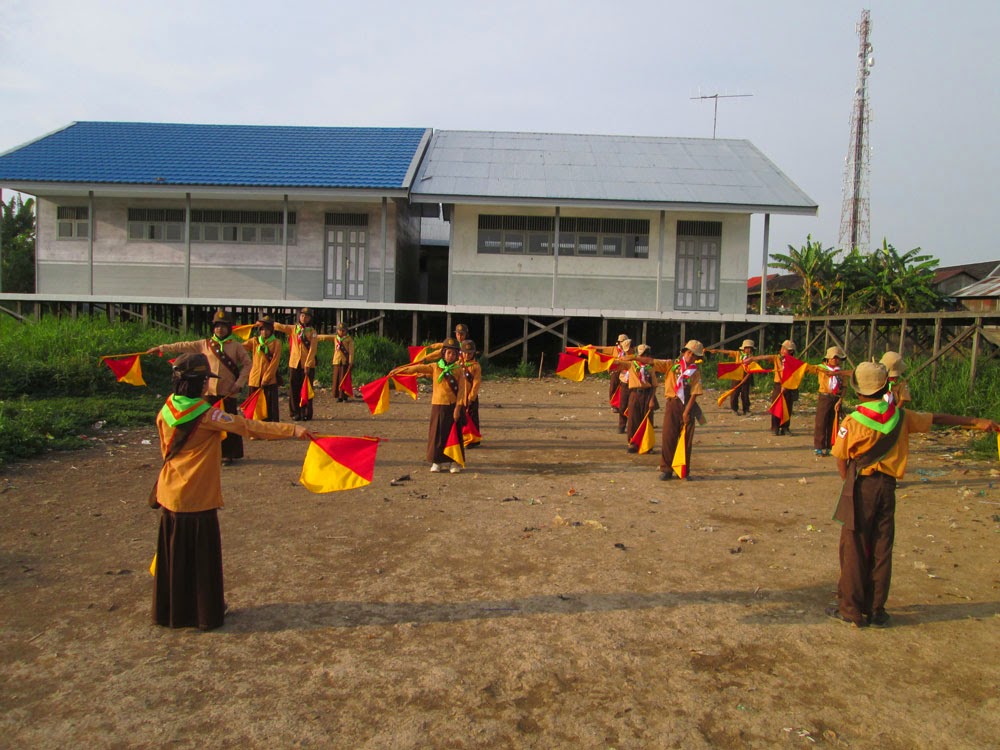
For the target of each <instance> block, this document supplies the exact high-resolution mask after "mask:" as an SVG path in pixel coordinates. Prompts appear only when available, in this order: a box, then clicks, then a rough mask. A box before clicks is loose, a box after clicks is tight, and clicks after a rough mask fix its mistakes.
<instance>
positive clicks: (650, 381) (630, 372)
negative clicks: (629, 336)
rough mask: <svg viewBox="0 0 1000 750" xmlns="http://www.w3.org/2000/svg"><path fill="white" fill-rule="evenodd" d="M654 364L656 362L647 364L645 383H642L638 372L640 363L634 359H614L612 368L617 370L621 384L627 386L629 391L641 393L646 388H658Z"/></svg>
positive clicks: (640, 374)
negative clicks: (614, 367)
mask: <svg viewBox="0 0 1000 750" xmlns="http://www.w3.org/2000/svg"><path fill="white" fill-rule="evenodd" d="M655 362H656V360H652V361H650V362H649V363H648V364H647V369H646V380H645V381H643V379H642V373H641V371H640V370H639V368H640V367H641V366H642V363H641V362H639V360H638V359H635V358H634V357H626V358H624V359H616V360H615V362H614V366H616V367H617V368H618V371H619V372H620V373H621V377H622V382H623V383H625V384H626V385H627V386H628V389H629V390H630V391H642V390H645V389H647V388H657V387H658V386H659V382H658V381H657V379H656V373H657V369H656V366H655ZM661 372H662V370H661Z"/></svg>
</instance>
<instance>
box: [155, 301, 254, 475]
mask: <svg viewBox="0 0 1000 750" xmlns="http://www.w3.org/2000/svg"><path fill="white" fill-rule="evenodd" d="M185 353H187V354H204V355H205V356H206V357H207V358H208V364H209V367H211V368H212V374H213V375H215V378H214V379H212V380H210V381H209V383H208V391H207V392H206V395H207V396H208V397H209V398H210V399H212V401H213V402H214V401H218V400H219V399H222V407H223V409H224V410H225V411H226V413H227V414H237V413H238V412H239V402H238V400H237V396H238V395H239V393H240V391H242V390H243V386H245V385H246V384H247V378H249V377H250V355H249V354H247V352H246V349H244V348H243V342H242V341H240V340H239V339H238V338H237V337H235V336H233V320H232V318H231V317H229V313H227V312H225V311H224V310H217V311H216V313H215V315H214V316H212V336H211V337H210V338H207V339H201V340H199V341H179V342H177V343H174V344H161V345H160V346H154V347H153V348H151V349H150V350H149V351H148V352H147V354H185ZM241 458H243V438H242V437H241V436H240V434H239V433H237V432H233V433H231V434H230V435H229V436H228V437H227V438H226V439H225V440H223V441H222V463H224V464H231V463H232V462H233V461H235V460H238V459H241Z"/></svg>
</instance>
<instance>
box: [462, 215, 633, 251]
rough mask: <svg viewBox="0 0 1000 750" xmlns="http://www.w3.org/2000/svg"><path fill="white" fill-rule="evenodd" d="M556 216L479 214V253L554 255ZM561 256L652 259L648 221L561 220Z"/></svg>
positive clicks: (585, 218)
mask: <svg viewBox="0 0 1000 750" xmlns="http://www.w3.org/2000/svg"><path fill="white" fill-rule="evenodd" d="M555 224H556V221H555V217H553V216H504V215H499V214H480V215H479V242H478V250H479V252H480V253H484V254H496V253H512V254H520V253H528V254H530V255H551V254H552V248H553V246H554V245H555ZM559 255H582V256H591V257H595V256H603V257H618V258H648V257H649V220H648V219H597V218H591V217H578V216H569V217H565V218H560V219H559Z"/></svg>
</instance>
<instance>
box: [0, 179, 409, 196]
mask: <svg viewBox="0 0 1000 750" xmlns="http://www.w3.org/2000/svg"><path fill="white" fill-rule="evenodd" d="M3 187H4V188H5V189H7V190H16V191H17V192H19V193H26V194H27V195H34V196H36V197H43V198H44V197H46V196H55V195H58V196H87V195H89V194H90V193H91V192H93V194H94V197H95V198H159V199H178V198H179V199H183V198H185V197H186V196H187V195H188V194H189V193H190V195H191V197H192V198H200V199H203V200H232V199H234V198H239V199H242V200H281V199H282V198H283V197H284V196H286V195H287V196H288V198H289V200H300V201H372V200H381V199H382V198H406V197H407V195H408V191H407V190H406V189H405V188H316V187H280V186H278V187H242V186H239V185H133V184H124V183H114V184H108V183H93V184H85V183H77V182H30V181H28V182H25V181H21V180H18V181H15V182H12V183H7V184H4V185H3Z"/></svg>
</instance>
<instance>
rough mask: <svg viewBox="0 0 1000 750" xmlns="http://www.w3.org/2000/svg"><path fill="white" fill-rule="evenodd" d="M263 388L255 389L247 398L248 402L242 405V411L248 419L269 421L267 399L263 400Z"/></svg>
mask: <svg viewBox="0 0 1000 750" xmlns="http://www.w3.org/2000/svg"><path fill="white" fill-rule="evenodd" d="M263 395H264V389H263V388H255V389H254V391H253V393H251V394H250V395H249V396H247V398H246V401H244V402H243V403H242V404H240V411H241V412H243V416H244V417H246V418H247V419H257V420H262V419H267V399H265V398H262V396H263Z"/></svg>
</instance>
